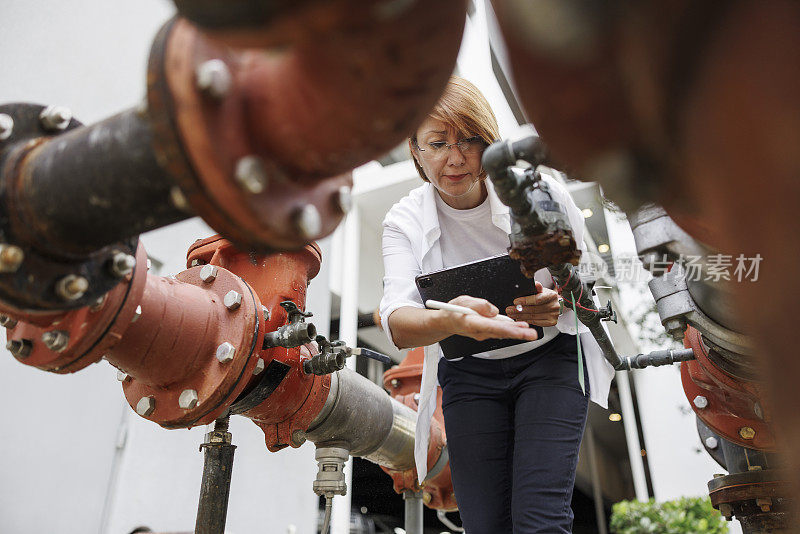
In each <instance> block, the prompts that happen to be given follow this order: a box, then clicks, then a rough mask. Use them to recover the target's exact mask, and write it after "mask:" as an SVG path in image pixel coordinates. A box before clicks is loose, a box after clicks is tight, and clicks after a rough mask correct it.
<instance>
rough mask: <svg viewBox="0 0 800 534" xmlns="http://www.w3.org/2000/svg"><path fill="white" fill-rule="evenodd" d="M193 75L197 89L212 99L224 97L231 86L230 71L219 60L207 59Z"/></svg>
mask: <svg viewBox="0 0 800 534" xmlns="http://www.w3.org/2000/svg"><path fill="white" fill-rule="evenodd" d="M195 75H196V77H197V88H198V89H200V90H201V91H203V92H204V93H206V94H208V95H209V96H212V97H214V98H222V97H224V96H225V95H226V94H228V91H230V89H231V86H232V85H233V77H232V76H231V71H230V70H228V66H227V65H226V64H225V62H224V61H222V60H221V59H209V60H208V61H205V62H203V63H201V64H200V65H199V66H198V67H197V70H196V71H195Z"/></svg>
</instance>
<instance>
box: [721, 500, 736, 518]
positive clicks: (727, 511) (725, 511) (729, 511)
mask: <svg viewBox="0 0 800 534" xmlns="http://www.w3.org/2000/svg"><path fill="white" fill-rule="evenodd" d="M719 513H721V514H722V517H724V518H725V521H730V520H731V518H732V517H733V508H731V505H730V504H727V503H722V504H720V505H719Z"/></svg>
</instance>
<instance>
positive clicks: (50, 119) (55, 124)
mask: <svg viewBox="0 0 800 534" xmlns="http://www.w3.org/2000/svg"><path fill="white" fill-rule="evenodd" d="M71 120H72V112H71V111H70V110H69V109H68V108H65V107H63V106H47V107H46V108H44V109H43V110H42V112H41V113H40V114H39V124H41V125H42V128H44V129H45V130H48V131H51V132H55V131H61V130H66V129H67V126H69V123H70V121H71Z"/></svg>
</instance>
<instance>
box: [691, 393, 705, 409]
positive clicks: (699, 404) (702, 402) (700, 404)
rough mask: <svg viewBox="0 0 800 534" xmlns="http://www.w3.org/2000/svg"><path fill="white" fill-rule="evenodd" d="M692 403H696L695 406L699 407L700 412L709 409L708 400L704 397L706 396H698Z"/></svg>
mask: <svg viewBox="0 0 800 534" xmlns="http://www.w3.org/2000/svg"><path fill="white" fill-rule="evenodd" d="M692 402H693V403H694V405H695V406H697V408H699V409H700V410H702V409H703V408H706V407H708V399H707V398H705V397H704V396H702V395H698V396H696V397H695V398H694V400H693V401H692Z"/></svg>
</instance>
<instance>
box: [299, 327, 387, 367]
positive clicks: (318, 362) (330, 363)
mask: <svg viewBox="0 0 800 534" xmlns="http://www.w3.org/2000/svg"><path fill="white" fill-rule="evenodd" d="M315 341H316V342H317V345H318V346H319V352H318V353H317V354H315V355H314V356H312V357H311V358H310V359H308V360H306V361H304V362H303V372H304V373H306V374H307V375H311V374H313V375H327V374H331V373H335V372H336V371H341V370H342V369H344V361H345V359H347V358H349V357H350V356H365V357H367V358H370V359H372V360H377V361H379V362H381V363H389V364H390V363H392V359H391V358H389V357H388V356H386V355H385V354H381V353H380V352H375V351H374V350H370V349H364V348H360V347H356V348H350V347H348V346H347V345H346V344H345V342H344V341H342V340H337V341H329V340H328V339H327V338H326V337H325V336H317V337H316V339H315Z"/></svg>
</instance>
